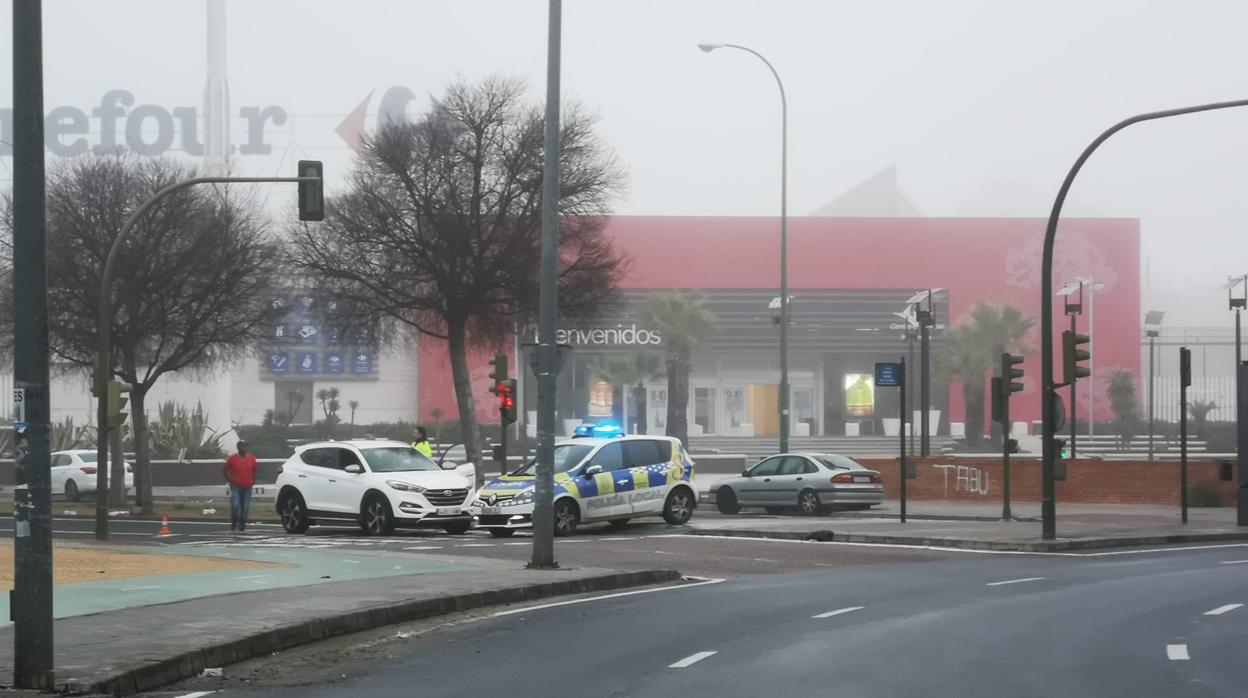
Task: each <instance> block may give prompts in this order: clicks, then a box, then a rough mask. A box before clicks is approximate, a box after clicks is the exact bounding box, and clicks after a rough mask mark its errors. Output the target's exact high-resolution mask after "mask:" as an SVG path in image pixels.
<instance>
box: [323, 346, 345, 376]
mask: <svg viewBox="0 0 1248 698" xmlns="http://www.w3.org/2000/svg"><path fill="white" fill-rule="evenodd" d="M344 368H346V363H345V362H344V361H343V360H342V354H341V353H340V352H336V351H331V352H327V353H326V354H325V372H326V373H342V371H343V369H344Z"/></svg>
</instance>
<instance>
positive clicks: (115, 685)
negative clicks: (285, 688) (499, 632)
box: [65, 570, 681, 696]
mask: <svg viewBox="0 0 1248 698" xmlns="http://www.w3.org/2000/svg"><path fill="white" fill-rule="evenodd" d="M679 579H681V575H680V573H679V572H677V571H675V570H643V571H640V572H616V573H612V574H603V575H598V576H594V577H585V578H583V579H576V580H569V581H560V582H543V583H541V584H526V585H521V586H513V587H506V588H502V589H495V590H491V591H484V592H476V593H471V594H458V595H452V596H441V597H437V598H432V599H420V600H412V601H400V602H396V603H391V604H384V605H381V606H374V607H372V608H365V609H360V610H358V611H352V612H350V613H343V614H339V615H336V616H329V617H325V618H316V619H312V620H308V621H304V622H299V623H293V624H290V625H285V626H282V627H278V628H274V629H272V630H267V631H264V632H259V633H255V634H253V635H249V636H246V637H241V638H239V639H237V640H233V641H230V642H224V643H220V644H217V645H213V646H210V647H202V648H199V649H194V650H190V651H188V652H183V653H181V654H177V655H174V656H172V657H169V658H167V659H163V660H160V661H157V662H152V663H148V664H142V665H139V666H132V667H129V668H124V667H122V668H117V669H114V670H113V672H114V673H113V674H112V675H111V676H109V677H108V678H106V679H103V680H100V681H96V682H94V683H91V684H87V685H81V684H72V685H69V686H67V687H65V688H66V689H68V690H69V691H70V692H75V693H104V694H107V695H113V696H128V695H133V694H136V693H139V692H142V691H150V690H152V689H155V688H159V687H160V686H164V685H168V684H171V683H174V682H176V681H180V680H182V679H186V678H190V677H192V676H196V675H198V674H199V672H200V671H202V670H203V669H205V668H207V667H219V666H225V665H227V664H233V663H235V662H241V661H244V660H247V659H253V658H255V657H260V656H263V655H267V654H271V653H273V652H278V651H281V650H285V649H290V648H292V647H297V646H299V645H305V644H309V643H312V642H317V641H319V640H327V639H329V638H332V637H337V636H340V635H347V634H350V633H358V632H362V631H365V630H372V629H375V628H379V627H382V626H386V625H393V624H395V623H406V622H410V621H414V620H421V619H424V618H431V617H434V616H440V615H446V614H450V613H458V612H461V611H469V610H473V609H477V608H483V607H487V606H498V605H505V604H514V603H522V602H525V601H534V600H538V599H545V598H550V597H552V596H565V595H569V594H584V593H589V592H596V591H610V590H613V589H621V588H626V587H636V586H646V585H650V584H662V583H665V582H674V581H677V580H679Z"/></svg>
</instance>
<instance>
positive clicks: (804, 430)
mask: <svg viewBox="0 0 1248 698" xmlns="http://www.w3.org/2000/svg"><path fill="white" fill-rule="evenodd" d="M793 436H810V425H809V424H807V423H806V422H795V423H794V424H793Z"/></svg>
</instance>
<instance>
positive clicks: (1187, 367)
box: [1179, 347, 1192, 388]
mask: <svg viewBox="0 0 1248 698" xmlns="http://www.w3.org/2000/svg"><path fill="white" fill-rule="evenodd" d="M1179 381H1180V383H1181V384H1182V385H1183V387H1184V388H1190V387H1192V350H1191V349H1188V348H1187V347H1180V348H1179Z"/></svg>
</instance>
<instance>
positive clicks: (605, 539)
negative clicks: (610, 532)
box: [598, 538, 641, 541]
mask: <svg viewBox="0 0 1248 698" xmlns="http://www.w3.org/2000/svg"><path fill="white" fill-rule="evenodd" d="M598 540H601V541H608V540H641V539H640V538H599V539H598Z"/></svg>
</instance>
